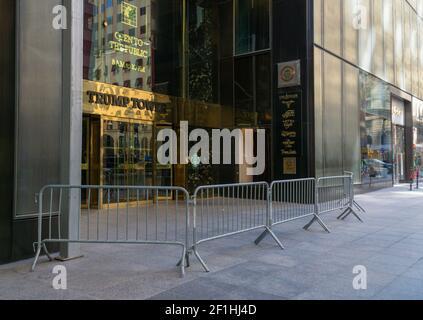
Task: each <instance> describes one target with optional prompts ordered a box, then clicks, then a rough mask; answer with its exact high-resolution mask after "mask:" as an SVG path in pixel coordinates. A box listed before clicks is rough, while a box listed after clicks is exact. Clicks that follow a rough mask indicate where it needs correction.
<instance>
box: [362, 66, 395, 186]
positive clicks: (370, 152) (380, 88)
mask: <svg viewBox="0 0 423 320" xmlns="http://www.w3.org/2000/svg"><path fill="white" fill-rule="evenodd" d="M360 92H361V108H362V113H361V157H362V166H361V176H362V183H363V184H372V183H374V182H380V181H392V174H393V164H392V158H393V155H392V128H391V126H392V121H391V103H390V99H391V96H390V92H389V88H388V86H387V85H386V84H384V83H383V82H381V81H379V80H377V79H376V78H374V77H372V76H370V75H369V74H367V73H365V72H361V73H360Z"/></svg>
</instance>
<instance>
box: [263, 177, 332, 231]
mask: <svg viewBox="0 0 423 320" xmlns="http://www.w3.org/2000/svg"><path fill="white" fill-rule="evenodd" d="M270 192H271V208H272V217H273V226H275V225H278V224H282V223H287V222H291V221H294V220H298V219H303V218H307V217H313V221H317V222H318V223H319V224H320V225H321V226H322V228H323V229H324V230H325V231H326V232H328V233H329V232H330V231H329V228H328V227H327V226H326V225H325V224H324V223H323V221H322V220H321V219H320V217H319V210H318V206H317V201H316V200H317V199H318V196H317V193H316V179H315V178H309V179H299V180H287V181H276V182H273V183H272V185H271V188H270ZM308 228H309V226H308V225H307V226H306V227H304V229H306V230H307V229H308Z"/></svg>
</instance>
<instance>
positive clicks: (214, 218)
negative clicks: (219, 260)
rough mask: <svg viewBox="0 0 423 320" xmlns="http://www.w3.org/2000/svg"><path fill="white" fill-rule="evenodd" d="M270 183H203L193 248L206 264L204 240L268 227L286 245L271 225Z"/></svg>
mask: <svg viewBox="0 0 423 320" xmlns="http://www.w3.org/2000/svg"><path fill="white" fill-rule="evenodd" d="M268 189H269V185H268V184H267V183H266V182H257V183H241V184H227V185H213V186H202V187H198V188H197V189H196V190H195V193H194V196H193V204H194V207H193V229H194V230H193V246H192V251H193V252H194V254H195V256H196V257H197V258H198V260H199V261H200V263H201V264H202V266H203V268H204V269H205V270H206V271H207V272H209V268H208V267H207V264H206V263H205V262H204V260H203V259H202V258H201V256H200V254H199V252H198V246H199V245H200V244H202V243H204V242H207V241H212V240H217V239H220V238H224V237H229V236H234V235H236V234H240V233H245V232H249V231H253V230H258V229H264V230H265V232H266V233H269V234H270V235H271V236H272V237H273V239H274V240H275V241H276V243H277V244H278V245H279V246H280V248H281V249H283V246H282V244H281V242H280V241H279V240H278V238H277V237H276V235H275V234H274V233H273V232H272V231H271V229H270V228H269V221H270V211H269V201H268Z"/></svg>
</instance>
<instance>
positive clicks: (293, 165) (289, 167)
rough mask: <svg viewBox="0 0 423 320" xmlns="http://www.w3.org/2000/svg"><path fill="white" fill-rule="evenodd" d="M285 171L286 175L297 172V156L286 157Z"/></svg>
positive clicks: (284, 161) (284, 162)
mask: <svg viewBox="0 0 423 320" xmlns="http://www.w3.org/2000/svg"><path fill="white" fill-rule="evenodd" d="M283 173H284V174H286V175H296V174H297V158H284V159H283Z"/></svg>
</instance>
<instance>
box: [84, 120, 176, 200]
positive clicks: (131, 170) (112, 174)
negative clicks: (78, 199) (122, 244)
mask: <svg viewBox="0 0 423 320" xmlns="http://www.w3.org/2000/svg"><path fill="white" fill-rule="evenodd" d="M96 119H98V121H95V120H96ZM96 124H98V125H96ZM156 131H157V129H156V128H155V127H154V125H153V123H149V122H142V121H135V120H128V121H126V120H123V119H118V118H109V117H101V118H96V117H95V116H87V117H84V130H83V141H84V142H83V159H82V177H83V179H82V182H83V184H91V185H110V186H119V185H121V186H153V185H155V186H162V185H163V186H171V185H172V166H160V165H159V164H157V162H156V156H155V155H156V150H157V145H156V141H157V140H156V139H155V135H156ZM87 155H89V156H87ZM82 196H83V197H84V195H82ZM160 196H163V195H159V197H160ZM85 197H86V195H85ZM95 197H96V198H100V199H102V200H101V201H102V203H103V204H108V203H117V202H128V201H130V202H132V201H137V200H142V199H136V195H135V194H133V193H132V194H131V193H128V194H127V193H126V192H125V191H124V190H120V192H119V191H117V190H111V191H110V193H109V192H107V194H103V195H100V197H98V195H95ZM91 198H92V199H91V200H92V201H91V203H92V204H94V202H93V198H94V196H93V195H92V196H91ZM83 199H85V198H83ZM97 202H98V201H97Z"/></svg>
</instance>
